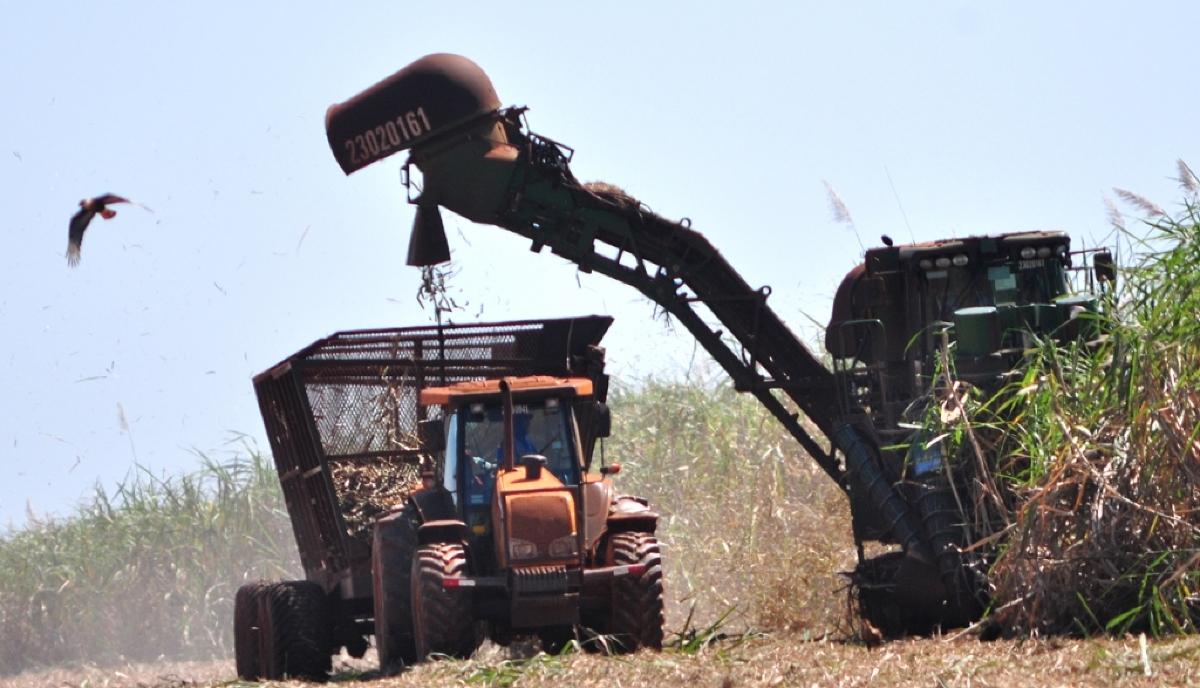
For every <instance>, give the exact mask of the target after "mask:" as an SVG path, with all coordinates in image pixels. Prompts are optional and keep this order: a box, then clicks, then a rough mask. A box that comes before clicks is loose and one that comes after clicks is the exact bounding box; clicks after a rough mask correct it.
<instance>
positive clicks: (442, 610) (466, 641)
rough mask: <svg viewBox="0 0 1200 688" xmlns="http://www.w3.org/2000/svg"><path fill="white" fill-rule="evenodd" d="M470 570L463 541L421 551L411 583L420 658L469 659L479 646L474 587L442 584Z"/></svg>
mask: <svg viewBox="0 0 1200 688" xmlns="http://www.w3.org/2000/svg"><path fill="white" fill-rule="evenodd" d="M467 573H468V571H467V553H466V551H465V550H464V549H463V546H462V545H460V544H450V543H441V542H439V543H433V544H429V545H422V546H421V548H420V549H418V550H417V554H416V556H415V557H414V558H413V564H412V581H411V582H412V605H413V631H414V634H413V635H414V638H415V640H416V650H417V660H418V661H421V660H424V659H427V658H428V657H429V656H430V655H433V654H440V655H446V656H448V657H455V658H459V659H465V658H467V657H470V656H471V653H472V652H474V651H475V648H476V647H478V646H479V639H478V636H477V635H476V633H475V620H474V614H473V613H472V612H473V610H472V609H471V597H470V590H469V589H464V588H453V589H446V588H444V587H442V581H443V580H445V579H446V578H452V577H457V576H463V575H466V574H467Z"/></svg>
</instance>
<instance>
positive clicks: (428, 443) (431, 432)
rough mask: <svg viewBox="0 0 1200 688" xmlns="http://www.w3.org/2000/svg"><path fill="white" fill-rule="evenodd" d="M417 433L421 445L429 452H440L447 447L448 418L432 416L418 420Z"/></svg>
mask: <svg viewBox="0 0 1200 688" xmlns="http://www.w3.org/2000/svg"><path fill="white" fill-rule="evenodd" d="M417 434H418V435H419V437H420V440H421V447H422V448H423V449H424V450H425V451H428V452H440V451H442V450H443V449H445V448H446V419H445V418H430V419H429V420H422V421H418V422H417Z"/></svg>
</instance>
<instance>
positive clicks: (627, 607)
mask: <svg viewBox="0 0 1200 688" xmlns="http://www.w3.org/2000/svg"><path fill="white" fill-rule="evenodd" d="M611 564H612V565H613V566H630V565H634V564H643V565H645V567H646V569H645V571H643V572H642V573H641V574H640V575H637V576H634V575H629V576H623V577H621V578H618V579H616V581H614V583H613V592H612V610H611V615H610V617H609V620H608V624H607V626H608V627H607V628H606V629H604V631H605V632H606V633H608V634H609V635H610V636H611V639H610V640H611V643H610V646H611V647H610V649H612V650H614V651H616V652H633V651H635V650H637V649H639V648H643V647H644V648H650V649H653V650H661V649H662V644H663V623H664V622H665V621H666V614H665V606H664V603H663V570H662V554H661V553H660V552H659V549H658V539H657V538H655V537H654V536H653V535H651V534H649V533H617V534H616V535H614V536H613V538H612V562H611Z"/></svg>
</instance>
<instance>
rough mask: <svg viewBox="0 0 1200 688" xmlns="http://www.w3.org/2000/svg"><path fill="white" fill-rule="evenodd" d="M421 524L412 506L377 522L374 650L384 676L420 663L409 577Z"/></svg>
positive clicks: (373, 563)
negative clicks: (414, 630)
mask: <svg viewBox="0 0 1200 688" xmlns="http://www.w3.org/2000/svg"><path fill="white" fill-rule="evenodd" d="M420 523H421V520H420V517H419V516H418V515H417V510H416V507H414V506H413V505H412V504H411V503H410V504H407V505H405V507H404V509H403V510H401V511H400V513H398V514H395V515H392V516H388V517H386V518H383V519H380V520H379V521H377V522H376V523H375V532H374V535H373V540H372V545H371V579H372V586H373V590H374V595H373V597H374V604H375V648H376V650H377V651H378V652H379V668H380V669H381V670H383V671H384V672H385V673H387V672H395V671H399V670H400V669H401V668H402V667H405V666H408V665H411V664H413V663H414V662H416V661H417V648H416V644H415V641H414V640H413V626H412V624H413V616H412V601H411V595H412V585H411V583H410V581H409V578H410V577H411V576H412V562H413V553H414V552H415V551H416V549H417V528H418V527H420Z"/></svg>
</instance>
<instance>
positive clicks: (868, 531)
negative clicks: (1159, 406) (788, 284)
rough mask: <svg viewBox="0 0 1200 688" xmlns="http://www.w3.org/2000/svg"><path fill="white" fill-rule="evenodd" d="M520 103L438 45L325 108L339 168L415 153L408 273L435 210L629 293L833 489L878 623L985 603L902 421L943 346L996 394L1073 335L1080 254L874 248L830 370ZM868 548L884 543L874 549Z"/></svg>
mask: <svg viewBox="0 0 1200 688" xmlns="http://www.w3.org/2000/svg"><path fill="white" fill-rule="evenodd" d="M525 112H526V109H525V108H521V107H509V108H504V107H502V106H501V102H500V100H499V98H498V97H497V95H496V92H495V90H494V88H493V86H492V84H491V82H490V80H489V79H488V77H487V75H486V74H485V73H484V72H483V71H482V69H480V68H479V67H478V66H477V65H476V64H475V63H473V62H471V61H470V60H468V59H466V58H464V57H461V56H457V55H449V54H436V55H430V56H427V57H424V58H422V59H420V60H417V61H416V62H414V63H412V64H411V65H409V66H407V67H405V68H403V69H401V70H400V71H399V72H397V73H395V74H393V75H392V76H390V77H388V78H387V79H385V80H384V81H381V82H379V83H378V84H376V85H374V86H372V87H371V88H369V89H367V90H365V91H363V92H362V93H360V94H358V95H356V96H354V97H353V98H351V99H349V100H347V101H345V102H343V103H340V104H337V105H334V106H332V107H331V108H330V109H329V111H328V114H327V117H326V131H327V135H328V140H329V144H330V146H331V147H332V150H333V153H334V156H335V157H336V159H337V161H338V163H339V164H340V165H341V167H342V169H343V170H344V171H345V172H346V173H347V174H349V173H352V172H354V171H355V170H358V169H361V168H363V167H365V166H367V165H369V164H372V163H374V162H376V161H378V160H381V159H383V158H385V157H388V156H390V155H393V154H395V153H398V152H400V151H405V150H407V151H408V152H409V155H408V161H407V162H406V163H405V165H404V171H405V174H404V180H405V184H406V186H408V188H409V199H410V202H412V203H414V204H415V205H416V208H417V210H416V218H415V222H414V227H413V232H412V235H411V238H410V244H409V250H408V262H409V264H410V265H431V264H436V263H439V262H443V261H446V260H449V257H450V256H449V248H448V242H447V240H446V237H445V233H444V230H443V226H442V220H441V218H440V215H439V211H438V208H439V207H441V208H446V209H448V210H451V211H453V212H455V213H457V214H458V215H460V216H463V217H465V218H467V219H469V220H472V221H474V222H477V223H481V224H488V225H494V226H497V227H500V228H502V229H505V230H508V231H510V232H512V233H514V234H517V235H519V236H522V237H524V238H526V239H527V240H529V241H530V242H531V248H532V250H534V251H540V250H542V249H543V248H548V249H550V251H551V252H552V253H554V254H556V255H558V256H561V257H562V258H564V259H566V260H568V261H570V262H572V263H575V264H576V265H577V266H578V267H579V269H580V270H581V271H583V272H597V273H600V274H603V275H605V276H607V277H610V278H612V279H615V280H617V281H620V282H623V283H625V284H627V285H629V286H631V287H633V288H635V289H637V290H638V291H639V292H641V293H642V294H643V295H645V296H646V297H647V298H648V299H650V300H651V301H653V302H654V303H655V304H657V305H658V306H659V307H660V308H661V309H662V310H663V311H665V312H666V313H668V314H670V316H671V317H673V318H674V319H675V320H676V321H678V322H679V323H681V324H683V326H684V327H686V328H687V329H688V331H689V332H690V333H691V334H692V335H693V336H694V337H695V338H696V340H697V341H698V342H699V344H700V345H701V346H703V347H704V349H705V351H707V352H708V354H709V355H710V356H712V358H713V359H714V360H715V361H716V362H717V363H718V364H719V365H720V366H721V367H722V368H723V369H724V370H725V371H726V373H728V375H729V376H730V378H731V379H732V382H733V385H734V387H735V388H736V389H737V390H739V391H742V392H746V393H749V394H752V395H753V396H754V397H755V398H756V399H757V400H758V401H759V402H760V403H761V404H762V405H763V406H764V407H765V408H766V409H767V410H768V411H770V413H771V414H772V415H773V416H774V417H775V418H776V419H777V420H778V421H779V422H780V423H781V424H782V425H783V426H784V427H785V428H786V429H787V430H788V432H789V433H791V435H792V436H793V437H794V438H795V439H796V441H797V442H798V443H799V444H800V446H801V447H802V448H803V449H804V451H805V452H806V453H807V454H808V455H809V456H810V457H811V458H812V459H813V460H814V461H815V462H816V463H817V464H818V465H819V466H820V467H821V469H822V470H823V471H824V472H825V473H826V474H828V476H829V477H830V478H831V479H832V480H833V481H835V482H836V483H837V484H838V485H839V486H840V487H841V489H842V490H844V491H845V493H846V495H847V497H848V499H849V502H850V507H851V514H852V522H853V535H854V539H855V542H856V544H857V546H858V553H859V562H858V565H857V567H856V569H855V571H854V572H853V574H852V579H853V580H854V582H855V583H856V586H855V589H856V590H857V591H858V600H859V602H860V603H861V611H862V613H863V614H864V615H865V616H867V617H868V618H869V619H870V620H872V621H873V622H874V623H876V624H878V625H881V626H884V629H885V630H886V631H888V632H906V631H921V630H926V629H930V628H933V627H937V626H943V627H944V626H950V625H958V624H963V623H966V622H969V621H970V620H972V619H975V618H978V617H979V615H980V614H981V613H982V612H983V611H984V609H985V608H986V605H987V604H988V589H987V582H986V577H985V571H984V570H983V568H984V567H985V566H986V561H980V560H979V557H978V556H977V555H968V554H966V553H965V552H964V550H965V549H967V547H968V546H969V545H970V544H971V543H972V542H973V541H974V534H975V532H976V530H975V528H974V527H973V526H974V524H972V523H971V522H970V517H969V514H970V513H971V510H970V508H969V505H967V506H966V507H963V506H960V503H959V502H958V501H956V494H955V485H956V484H961V483H962V482H963V481H965V480H969V479H970V476H969V474H968V471H967V468H966V467H964V466H960V465H959V464H957V463H955V462H952V461H951V460H950V458H951V457H944V456H941V455H940V454H939V452H938V447H937V446H932V447H929V446H926V443H924V442H923V441H922V440H923V439H927V438H922V437H919V436H917V432H918V431H916V430H914V429H913V426H914V420H916V421H918V422H919V420H920V419H919V418H914V414H919V413H920V412H921V410H922V409H924V408H926V406H927V405H928V404H927V403H922V400H928V399H929V398H931V395H932V393H933V391H934V390H933V388H934V386H935V383H936V380H937V374H936V371H937V370H938V369H939V366H938V362H939V360H941V359H942V358H944V357H945V355H947V354H946V353H945V352H949V351H952V354H951V355H952V356H953V358H954V363H955V364H956V365H957V375H958V376H959V377H960V378H961V379H964V380H968V381H970V382H973V383H975V384H977V385H980V386H984V387H989V386H990V387H993V388H995V387H997V386H998V385H999V384H1000V383H1001V382H1002V381H1003V379H1004V373H1005V372H1006V371H1007V370H1009V369H1010V367H1011V365H1012V363H1013V362H1014V357H1015V356H1019V353H1018V352H1019V349H1020V345H1021V343H1022V339H1021V338H1022V337H1028V336H1029V335H1030V334H1031V333H1050V332H1054V333H1055V334H1056V336H1078V335H1079V333H1080V331H1081V330H1083V329H1086V328H1085V327H1084V325H1083V324H1082V323H1086V322H1087V318H1086V317H1080V314H1081V313H1084V312H1086V311H1089V310H1093V309H1094V308H1095V300H1094V299H1093V298H1092V297H1089V296H1069V295H1068V294H1069V292H1068V280H1067V277H1068V272H1069V270H1070V269H1071V267H1072V260H1073V259H1077V258H1078V254H1073V253H1072V252H1071V250H1070V239H1069V237H1067V236H1066V235H1065V234H1062V233H1059V232H1030V233H1018V234H1004V235H997V236H984V237H971V238H965V239H955V240H946V241H936V242H929V243H923V244H913V245H907V246H892V245H887V246H882V247H879V248H873V249H871V250H868V251H867V252H866V256H865V260H864V261H863V263H862V264H861V265H859V266H858V267H856V268H855V269H854V270H853V271H851V273H850V274H849V275H847V277H846V279H845V280H844V281H843V283H842V284H841V286H840V287H839V288H838V290H837V294H836V297H835V300H834V308H833V315H832V318H831V321H830V323H829V327H828V328H827V330H826V348H827V349H828V352H829V354H830V355H831V357H832V360H833V362H834V365H833V369H832V370H831V369H830V368H829V367H826V366H825V365H824V364H822V362H821V361H820V360H819V359H818V357H817V356H816V355H814V354H813V353H812V352H811V351H809V349H808V348H807V347H805V346H804V345H803V344H802V343H801V342H800V340H799V339H797V337H796V336H795V335H794V334H793V333H792V332H791V330H790V329H789V328H788V327H787V325H786V324H785V323H784V322H783V321H782V320H781V319H780V318H779V316H778V315H777V314H776V313H775V312H774V310H772V308H771V307H770V305H769V304H768V297H769V296H770V293H771V290H770V288H769V287H761V288H755V287H752V286H751V285H750V284H748V283H747V282H746V280H745V279H744V278H743V277H742V276H741V275H740V274H739V273H738V272H737V271H736V270H735V269H734V268H733V267H732V266H731V265H730V264H729V262H728V261H726V259H725V258H724V257H723V256H722V255H721V253H720V252H719V251H718V250H717V249H716V248H714V247H713V246H712V244H710V243H709V241H708V240H707V239H706V238H705V237H704V236H703V235H702V234H700V233H699V232H697V231H695V230H694V229H692V228H691V226H690V222H689V221H687V220H683V221H675V220H670V219H667V218H664V217H661V216H659V215H657V214H655V213H653V212H651V211H650V210H649V209H648V208H647V207H646V206H644V205H643V204H642V203H640V202H639V201H638V200H636V199H634V198H632V197H630V196H629V195H627V194H625V193H624V192H623V191H622V190H620V189H619V188H617V187H614V186H611V185H608V184H602V183H592V184H585V183H581V182H579V181H578V180H577V179H576V178H575V177H574V175H573V174H572V173H571V169H570V162H571V158H572V155H573V151H572V149H570V148H569V147H567V146H565V145H562V144H560V143H557V142H555V141H553V140H551V139H549V138H546V137H544V136H540V135H538V134H535V133H533V132H532V131H530V129H529V128H528V126H527V123H526V121H525ZM413 168H415V170H416V171H418V172H419V173H420V182H419V183H418V182H417V180H416V174H415V173H414V170H413ZM417 192H419V193H417ZM414 193H417V195H415V197H414ZM889 244H890V242H889ZM1094 262H1095V263H1096V268H1097V273H1098V274H1100V273H1103V274H1101V275H1100V276H1101V278H1102V279H1103V278H1104V277H1107V276H1110V275H1111V257H1110V256H1108V254H1101V253H1097V254H1096V255H1095V256H1094ZM1089 283H1090V280H1089ZM703 311H707V314H708V315H707V316H705V315H704V313H703ZM711 320H715V321H716V323H714V324H710V321H711ZM951 325H953V327H950V326H951ZM949 341H953V342H954V345H953V347H949V346H947V343H948V342H949ZM804 418H807V419H808V421H809V422H810V424H806V423H805V422H804V421H803V419H804ZM870 542H877V543H882V544H884V545H890V546H891V548H890V551H886V552H885V553H883V554H878V555H875V556H871V557H868V556H866V554H865V553H864V544H866V543H870Z"/></svg>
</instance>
